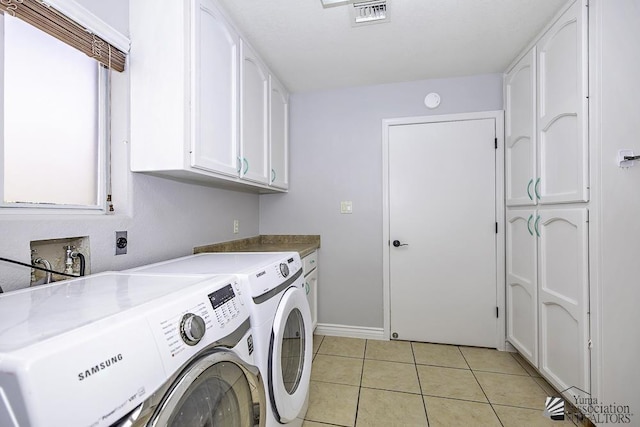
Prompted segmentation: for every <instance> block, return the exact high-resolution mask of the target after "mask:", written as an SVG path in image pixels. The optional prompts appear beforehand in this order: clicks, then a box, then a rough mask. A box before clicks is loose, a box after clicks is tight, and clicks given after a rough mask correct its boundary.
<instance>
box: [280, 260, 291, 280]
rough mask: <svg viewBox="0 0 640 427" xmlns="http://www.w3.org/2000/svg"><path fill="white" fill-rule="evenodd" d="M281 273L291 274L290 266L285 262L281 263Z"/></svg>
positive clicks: (285, 275) (284, 275)
mask: <svg viewBox="0 0 640 427" xmlns="http://www.w3.org/2000/svg"><path fill="white" fill-rule="evenodd" d="M280 273H282V277H287V276H288V275H289V266H288V265H287V264H285V263H284V262H283V263H281V264H280Z"/></svg>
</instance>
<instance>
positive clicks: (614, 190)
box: [590, 0, 640, 425]
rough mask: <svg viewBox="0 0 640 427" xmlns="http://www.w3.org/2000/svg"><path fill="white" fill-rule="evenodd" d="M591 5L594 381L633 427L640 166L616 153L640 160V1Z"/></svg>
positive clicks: (638, 392) (638, 381) (637, 380)
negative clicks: (625, 409)
mask: <svg viewBox="0 0 640 427" xmlns="http://www.w3.org/2000/svg"><path fill="white" fill-rule="evenodd" d="M592 3H593V4H592V5H591V7H590V10H591V20H592V21H593V22H592V28H591V29H592V32H593V33H594V34H595V37H594V40H592V48H593V49H594V51H593V52H592V56H596V61H597V62H599V65H597V66H596V67H595V69H593V70H592V73H591V74H592V84H593V88H594V90H593V92H594V93H592V96H593V98H594V102H593V104H592V110H593V111H592V114H593V117H592V123H591V127H592V129H591V132H592V135H591V138H592V143H593V144H595V146H596V148H597V150H598V155H599V156H600V157H599V162H597V163H596V164H595V165H594V169H595V172H596V176H599V179H597V180H596V182H595V183H592V184H593V185H595V188H594V190H595V192H596V196H598V197H600V198H601V209H600V210H599V212H595V213H594V214H595V220H596V221H592V224H591V225H592V227H595V231H596V232H597V235H596V236H597V238H599V239H600V244H599V246H596V247H592V250H594V249H595V250H596V256H597V257H598V258H596V259H595V260H594V261H595V262H596V265H597V262H598V261H599V262H600V264H599V270H598V271H596V272H595V273H596V274H595V275H593V276H592V296H593V295H594V293H596V295H598V294H599V295H598V296H599V299H600V300H599V301H597V300H596V302H598V303H599V306H598V308H597V310H598V312H597V313H598V314H599V324H598V322H596V324H595V328H596V330H595V331H594V333H600V334H601V339H600V342H599V343H598V342H597V341H596V344H597V347H596V348H594V350H593V351H594V355H595V356H596V357H595V360H596V363H597V364H598V365H599V366H601V367H602V368H601V370H600V371H599V372H597V373H596V374H597V375H596V376H595V378H594V380H596V384H598V383H600V388H601V392H602V394H601V396H599V397H601V402H602V403H605V404H613V403H614V402H616V403H617V404H620V405H630V406H631V408H630V409H631V412H632V413H634V414H635V415H634V417H633V418H632V423H631V424H632V425H639V424H640V367H639V366H638V355H640V334H639V333H638V326H639V325H640V309H639V306H638V304H640V268H639V267H638V266H639V265H640V165H638V162H636V166H634V167H633V168H630V169H621V168H619V167H618V166H617V163H616V154H617V151H618V150H619V149H632V150H634V152H635V154H640V120H638V118H639V117H640V80H639V79H638V76H640V50H639V49H638V40H640V25H638V23H639V22H640V1H638V0H616V1H615V2H612V1H609V0H601V1H599V0H596V1H595V2H592ZM594 12H595V13H594ZM594 42H595V43H594ZM597 43H600V47H598V45H597ZM597 56H599V61H598V58H597ZM593 118H595V120H593ZM592 231H594V229H593V228H592ZM594 291H595V292H594ZM594 391H597V389H596V390H594ZM599 400H600V399H599Z"/></svg>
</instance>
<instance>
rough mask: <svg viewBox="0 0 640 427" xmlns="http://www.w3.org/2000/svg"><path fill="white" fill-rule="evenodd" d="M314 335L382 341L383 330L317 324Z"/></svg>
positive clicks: (383, 338)
mask: <svg viewBox="0 0 640 427" xmlns="http://www.w3.org/2000/svg"><path fill="white" fill-rule="evenodd" d="M315 334H317V335H327V336H330V337H346V338H362V339H366V340H384V341H386V340H387V338H386V337H385V336H384V329H383V328H368V327H365V326H347V325H331V324H328V323H318V326H316V330H315Z"/></svg>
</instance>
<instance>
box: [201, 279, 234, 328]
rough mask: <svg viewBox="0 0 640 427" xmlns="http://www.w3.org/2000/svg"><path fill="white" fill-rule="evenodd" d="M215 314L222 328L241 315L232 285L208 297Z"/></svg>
mask: <svg viewBox="0 0 640 427" xmlns="http://www.w3.org/2000/svg"><path fill="white" fill-rule="evenodd" d="M208 297H209V301H210V302H211V306H212V307H213V313H214V315H215V318H216V320H217V321H218V324H219V325H220V326H224V325H226V324H227V323H229V322H230V321H231V320H232V319H235V318H236V317H238V315H239V314H240V307H239V305H240V303H239V302H237V300H238V298H236V294H235V292H234V291H233V287H232V286H231V284H229V285H227V286H224V287H223V288H220V289H218V290H217V291H215V292H212V293H210V294H209V295H208Z"/></svg>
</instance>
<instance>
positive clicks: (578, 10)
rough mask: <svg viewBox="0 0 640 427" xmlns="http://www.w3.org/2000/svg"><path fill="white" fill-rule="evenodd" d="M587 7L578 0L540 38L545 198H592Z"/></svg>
mask: <svg viewBox="0 0 640 427" xmlns="http://www.w3.org/2000/svg"><path fill="white" fill-rule="evenodd" d="M587 9H588V8H587V7H585V6H584V5H583V4H582V2H581V1H577V2H575V3H574V4H573V6H571V7H570V8H569V9H568V10H567V11H566V12H565V13H564V14H563V15H562V16H561V17H560V19H558V21H556V22H555V24H554V25H553V26H552V27H551V28H550V29H549V30H548V31H547V32H546V33H545V35H544V36H543V37H542V39H541V40H540V42H539V43H538V125H537V129H538V141H537V144H538V177H539V182H537V183H536V184H537V185H536V190H537V193H538V195H539V197H540V200H539V203H541V204H548V203H568V202H581V201H588V200H589V188H588V186H589V180H588V172H589V171H588V157H587V156H588V134H587V118H588V114H587V113H588V110H587V83H588V82H587V22H586V18H587Z"/></svg>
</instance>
